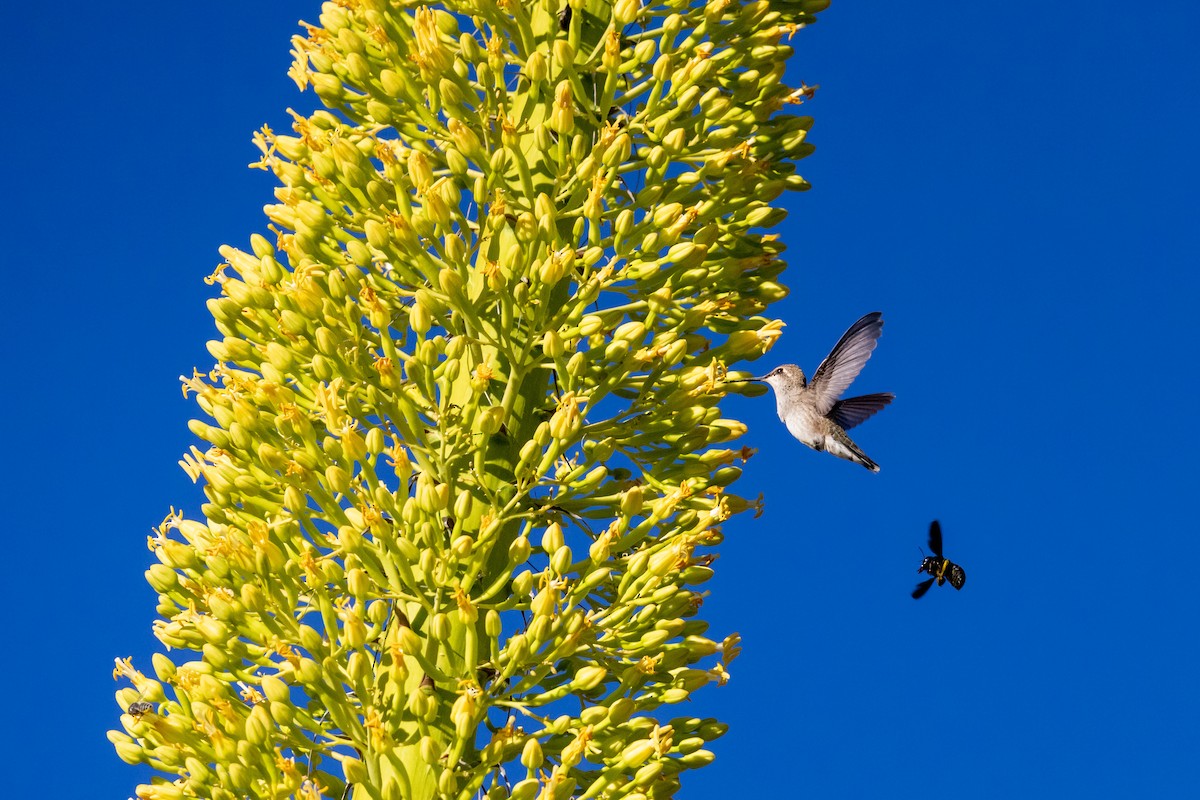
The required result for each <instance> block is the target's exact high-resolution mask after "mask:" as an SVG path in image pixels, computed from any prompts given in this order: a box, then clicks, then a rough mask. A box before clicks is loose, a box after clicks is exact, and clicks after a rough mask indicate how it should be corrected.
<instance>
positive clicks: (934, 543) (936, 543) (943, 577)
mask: <svg viewBox="0 0 1200 800" xmlns="http://www.w3.org/2000/svg"><path fill="white" fill-rule="evenodd" d="M929 549H930V550H932V551H933V555H931V556H925V560H924V561H922V562H921V566H919V567H917V574H918V575H920V574H921V573H922V572H928V573H929V577H928V578H927V579H926V580H923V581H921V582H920V583H918V584H917V588H915V589H913V592H912V596H913V599H914V600H919V599H921V598H922V597H924V596H925V593H926V592H928V591H929V587H930V586H933V582H934V581H937V585H938V586H941V585H942V584H943V583H945V582H946V581H950V585H951V586H953V587H954V588H955V589H961V588H962V587H963V584H964V583H966V582H967V573H966V572H964V571H963V568H962V567H960V566H959V565H958V564H955V563H954V562H953V561H951V560H950V559H948V558H946V557H945V556H943V555H942V525H941V523H939V522H938V521H937V520H936V519H935V520H934V521H933V522H931V523H929Z"/></svg>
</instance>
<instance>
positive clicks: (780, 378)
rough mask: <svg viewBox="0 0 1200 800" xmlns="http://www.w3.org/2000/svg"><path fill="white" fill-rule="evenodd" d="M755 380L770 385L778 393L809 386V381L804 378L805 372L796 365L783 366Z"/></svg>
mask: <svg viewBox="0 0 1200 800" xmlns="http://www.w3.org/2000/svg"><path fill="white" fill-rule="evenodd" d="M754 380H756V381H758V382H759V383H765V384H768V385H770V387H771V388H772V389H774V390H775V391H776V392H777V393H778V392H786V391H787V390H799V389H803V388H804V387H805V386H807V385H808V379H807V378H805V377H804V370H802V369H800V368H799V367H797V366H796V365H795V364H783V365H782V366H778V367H776V368H775V369H773V370H771V371H770V372H768V373H767V374H766V375H763V376H762V377H761V378H754Z"/></svg>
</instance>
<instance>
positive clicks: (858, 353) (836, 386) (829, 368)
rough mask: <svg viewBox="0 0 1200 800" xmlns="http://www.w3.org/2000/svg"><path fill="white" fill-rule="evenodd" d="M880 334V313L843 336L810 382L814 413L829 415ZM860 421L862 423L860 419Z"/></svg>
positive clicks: (864, 319) (863, 321) (860, 370)
mask: <svg viewBox="0 0 1200 800" xmlns="http://www.w3.org/2000/svg"><path fill="white" fill-rule="evenodd" d="M882 332H883V314H881V313H880V312H878V311H872V312H871V313H870V314H867V315H866V316H864V317H863V318H862V319H860V320H859V321H858V322H856V323H854V324H853V325H851V326H850V329H849V330H847V331H846V332H845V333H843V334H842V338H841V339H838V343H837V344H835V345H834V346H833V350H832V351H830V353H829V355H828V356H826V357H825V360H824V361H822V362H821V366H819V367H817V371H816V372H814V373H813V377H812V380H811V381H810V382H809V384H808V387H809V391H810V392H812V395H811V396H812V397H813V398H814V399H815V400H816V401H817V412H818V413H820V414H822V415H824V414H828V413H829V411H830V409H832V408H833V404H834V403H836V402H837V400H838V398H839V397H841V396H842V392H844V391H846V389H847V388H848V387H849V386H850V384H851V383H853V382H854V379H855V378H856V377H858V373H860V372H862V368H863V365H864V364H866V363H867V359H868V358H870V357H871V352H872V351H873V350H874V349H875V345H876V344H878V342H879V334H881V333H882ZM860 421H861V420H860Z"/></svg>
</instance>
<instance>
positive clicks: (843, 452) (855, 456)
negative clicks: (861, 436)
mask: <svg viewBox="0 0 1200 800" xmlns="http://www.w3.org/2000/svg"><path fill="white" fill-rule="evenodd" d="M825 448H826V449H827V450H828V451H829V452H830V453H833V454H834V455H835V456H837V457H838V458H844V459H846V460H847V461H853V462H854V463H855V464H862V465H863V466H864V467H866V468H867V469H869V470H871V472H879V465H878V464H876V463H875V462H874V461H872V460H871V458H870V456H868V455H867V454H866V453H864V452H863V451H862V450H860V449H859V448H858V445H856V444H855V443H854V442H853V441H852V440H851V439H850V437H849V436H847V435H846V434H844V433H843V434H842V435H840V436H833V437H829V438H827V439H826V440H825Z"/></svg>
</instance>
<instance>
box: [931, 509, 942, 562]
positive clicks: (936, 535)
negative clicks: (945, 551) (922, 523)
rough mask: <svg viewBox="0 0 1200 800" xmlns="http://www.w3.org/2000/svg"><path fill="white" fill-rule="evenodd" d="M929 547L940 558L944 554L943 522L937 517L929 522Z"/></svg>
mask: <svg viewBox="0 0 1200 800" xmlns="http://www.w3.org/2000/svg"><path fill="white" fill-rule="evenodd" d="M929 549H930V550H932V551H933V554H934V555H935V556H937V557H938V558H943V556H942V523H940V522H938V521H937V520H936V519H935V520H934V521H933V522H931V523H929Z"/></svg>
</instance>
